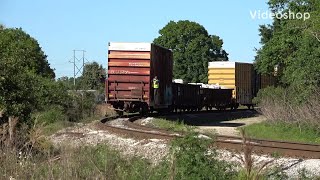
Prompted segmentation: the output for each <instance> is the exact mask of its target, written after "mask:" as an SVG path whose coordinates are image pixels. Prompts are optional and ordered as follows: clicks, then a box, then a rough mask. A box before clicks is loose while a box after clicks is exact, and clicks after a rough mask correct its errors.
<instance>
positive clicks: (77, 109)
mask: <svg viewBox="0 0 320 180" xmlns="http://www.w3.org/2000/svg"><path fill="white" fill-rule="evenodd" d="M70 96H71V97H72V100H71V101H70V102H71V104H70V105H69V107H68V108H67V112H66V115H67V117H68V120H69V121H72V122H75V121H80V120H82V119H84V118H87V117H91V116H92V115H94V112H95V106H96V104H95V96H94V94H93V93H91V92H86V91H70Z"/></svg>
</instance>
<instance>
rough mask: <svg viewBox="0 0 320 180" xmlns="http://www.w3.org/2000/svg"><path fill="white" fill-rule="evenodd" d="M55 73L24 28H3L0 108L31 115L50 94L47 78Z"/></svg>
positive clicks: (21, 115)
mask: <svg viewBox="0 0 320 180" xmlns="http://www.w3.org/2000/svg"><path fill="white" fill-rule="evenodd" d="M53 77H54V72H53V70H52V69H51V68H50V66H49V64H48V62H47V60H46V56H45V55H44V53H43V51H42V50H41V48H40V46H39V44H38V43H37V41H36V40H35V39H34V38H32V37H31V36H30V35H28V34H27V33H25V32H24V31H22V29H4V30H1V31H0V111H2V112H3V113H4V114H5V115H6V116H9V117H18V118H19V119H20V120H27V119H29V116H30V113H31V112H32V111H33V110H35V109H38V108H40V105H41V104H42V103H41V102H42V101H43V100H44V99H45V97H46V98H48V97H49V96H47V95H45V94H43V93H44V92H43V90H44V89H45V88H46V85H45V84H46V83H44V82H45V81H52V80H51V79H52V78H53ZM47 78H48V79H47ZM49 79H50V80H49ZM52 83H53V81H52ZM51 87H52V86H47V88H51ZM57 89H58V88H57ZM44 102H45V101H44ZM47 103H50V101H47Z"/></svg>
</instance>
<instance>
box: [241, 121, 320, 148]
mask: <svg viewBox="0 0 320 180" xmlns="http://www.w3.org/2000/svg"><path fill="white" fill-rule="evenodd" d="M244 128H245V130H246V132H247V134H248V135H249V136H250V137H252V138H261V139H271V140H283V141H294V142H304V143H316V144H320V131H319V130H317V129H316V128H315V127H311V126H310V125H301V126H300V127H299V126H298V125H296V124H287V123H283V122H279V123H268V122H263V123H258V124H252V125H249V126H246V127H244Z"/></svg>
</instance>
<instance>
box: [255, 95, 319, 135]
mask: <svg viewBox="0 0 320 180" xmlns="http://www.w3.org/2000/svg"><path fill="white" fill-rule="evenodd" d="M288 93H290V92H288V91H287V90H283V92H281V93H279V94H278V95H277V96H272V95H269V96H265V97H263V98H262V99H261V100H260V102H259V106H260V107H261V113H262V114H263V115H264V116H266V117H267V119H268V120H269V121H270V122H279V121H281V122H285V123H295V124H298V125H299V126H300V125H303V124H308V125H310V126H311V127H315V128H317V129H318V131H319V132H320V90H318V91H316V92H314V93H313V94H312V96H310V97H309V98H307V99H306V100H305V102H304V103H295V98H294V97H292V96H291V95H290V94H288Z"/></svg>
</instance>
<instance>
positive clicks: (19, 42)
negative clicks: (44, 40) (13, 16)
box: [0, 28, 55, 78]
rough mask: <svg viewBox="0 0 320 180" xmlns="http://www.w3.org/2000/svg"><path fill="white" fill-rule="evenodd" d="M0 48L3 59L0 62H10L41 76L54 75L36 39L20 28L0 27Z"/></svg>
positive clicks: (50, 76) (52, 76) (49, 76)
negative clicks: (0, 28)
mask: <svg viewBox="0 0 320 180" xmlns="http://www.w3.org/2000/svg"><path fill="white" fill-rule="evenodd" d="M0 49H1V51H0V55H1V58H2V59H3V60H2V61H1V62H0V63H4V62H7V63H9V62H10V63H13V64H15V66H22V67H24V68H25V69H27V70H29V71H33V72H34V73H35V74H38V75H40V76H42V77H48V78H54V77H55V74H54V71H53V69H51V68H50V65H49V63H48V61H47V56H46V55H45V54H44V52H43V51H42V49H41V47H40V45H39V44H38V42H37V40H35V39H34V38H32V37H31V36H30V35H29V34H27V33H26V32H24V31H23V30H22V29H21V28H20V29H14V28H4V29H2V30H1V31H0ZM1 67H3V66H1Z"/></svg>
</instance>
